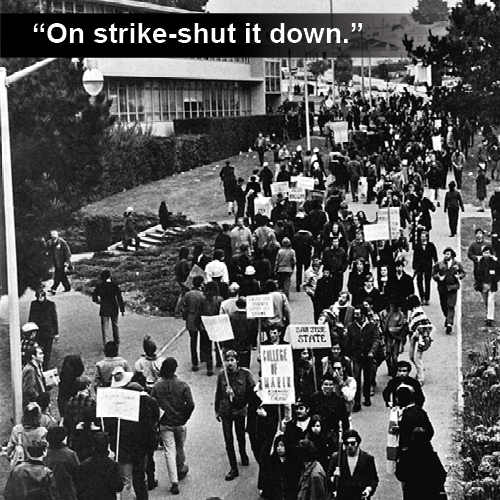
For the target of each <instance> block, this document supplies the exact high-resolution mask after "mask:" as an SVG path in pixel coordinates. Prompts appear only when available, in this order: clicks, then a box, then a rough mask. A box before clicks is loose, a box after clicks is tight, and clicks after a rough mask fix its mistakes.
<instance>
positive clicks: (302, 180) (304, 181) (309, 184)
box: [297, 176, 314, 190]
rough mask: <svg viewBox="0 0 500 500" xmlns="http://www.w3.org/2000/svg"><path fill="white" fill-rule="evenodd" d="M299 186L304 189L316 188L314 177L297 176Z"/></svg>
mask: <svg viewBox="0 0 500 500" xmlns="http://www.w3.org/2000/svg"><path fill="white" fill-rule="evenodd" d="M297 187H298V188H302V189H311V190H312V189H314V177H303V176H300V177H297Z"/></svg>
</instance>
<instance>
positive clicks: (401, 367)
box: [382, 360, 425, 408]
mask: <svg viewBox="0 0 500 500" xmlns="http://www.w3.org/2000/svg"><path fill="white" fill-rule="evenodd" d="M410 372H411V363H409V362H408V361H405V360H400V361H398V362H397V364H396V376H395V377H392V378H391V379H390V380H389V382H387V385H386V387H385V389H384V390H383V391H382V397H383V398H384V401H385V405H386V406H387V407H392V406H394V405H395V404H396V391H397V390H398V389H399V387H400V386H401V385H403V384H404V385H407V386H409V387H411V388H412V389H413V391H414V398H415V404H416V405H417V406H420V407H421V408H422V407H423V406H424V403H425V396H424V393H423V391H422V386H421V385H420V382H419V381H418V380H416V379H414V378H413V377H410Z"/></svg>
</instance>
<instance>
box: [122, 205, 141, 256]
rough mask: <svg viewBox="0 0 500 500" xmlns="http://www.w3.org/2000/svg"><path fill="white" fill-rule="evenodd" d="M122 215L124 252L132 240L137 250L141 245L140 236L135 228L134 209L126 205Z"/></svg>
mask: <svg viewBox="0 0 500 500" xmlns="http://www.w3.org/2000/svg"><path fill="white" fill-rule="evenodd" d="M123 217H124V221H123V243H122V245H123V249H124V250H125V252H126V251H127V250H128V246H129V245H130V244H131V243H132V240H134V241H135V250H136V251H138V250H139V248H140V246H141V238H140V237H139V234H138V233H137V230H136V228H135V220H134V209H133V208H132V207H127V209H126V210H125V212H124V214H123Z"/></svg>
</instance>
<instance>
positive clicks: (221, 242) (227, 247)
mask: <svg viewBox="0 0 500 500" xmlns="http://www.w3.org/2000/svg"><path fill="white" fill-rule="evenodd" d="M230 230H231V228H230V226H229V224H222V228H221V230H220V233H219V234H218V235H217V236H216V237H215V241H214V250H219V249H220V250H223V251H224V262H229V261H230V260H231V256H232V254H233V251H232V245H231V236H229V231H230Z"/></svg>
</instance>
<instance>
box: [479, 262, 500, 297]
mask: <svg viewBox="0 0 500 500" xmlns="http://www.w3.org/2000/svg"><path fill="white" fill-rule="evenodd" d="M474 278H475V280H476V288H477V290H478V291H480V292H484V291H485V288H486V287H485V286H484V285H489V286H490V290H491V291H492V292H497V291H498V280H500V263H499V262H498V259H497V258H496V257H488V258H487V259H486V258H484V257H481V258H480V259H479V260H478V262H477V265H476V266H475V269H474Z"/></svg>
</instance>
